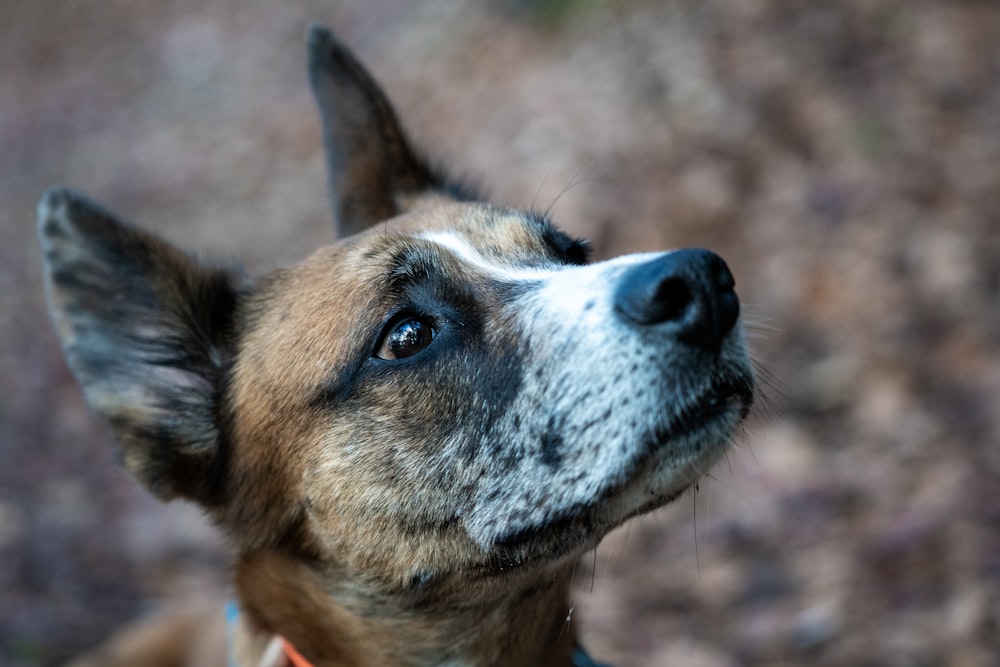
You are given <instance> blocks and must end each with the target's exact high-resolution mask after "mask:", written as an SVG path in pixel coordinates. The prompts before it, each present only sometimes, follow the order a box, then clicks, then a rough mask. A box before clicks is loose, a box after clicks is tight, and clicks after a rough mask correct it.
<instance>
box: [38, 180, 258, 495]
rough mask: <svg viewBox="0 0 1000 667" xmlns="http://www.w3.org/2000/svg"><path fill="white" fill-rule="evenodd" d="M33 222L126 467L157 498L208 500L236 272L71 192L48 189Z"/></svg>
mask: <svg viewBox="0 0 1000 667" xmlns="http://www.w3.org/2000/svg"><path fill="white" fill-rule="evenodd" d="M38 231H39V237H40V240H41V244H42V249H43V252H44V260H45V261H44V266H45V282H46V291H47V295H48V301H49V309H50V313H51V315H52V318H53V320H54V322H55V325H56V330H57V332H58V334H59V337H60V341H61V343H62V345H63V348H64V350H65V353H66V358H67V360H68V362H69V366H70V369H71V370H72V372H73V374H74V375H75V376H76V378H77V380H78V381H79V383H80V385H81V386H82V387H83V391H84V394H85V396H86V399H87V402H88V403H89V404H90V406H91V407H92V409H94V410H95V411H96V412H98V413H99V414H101V415H103V416H104V417H106V418H107V419H108V421H109V422H110V424H111V426H112V429H113V431H114V433H115V436H116V439H117V441H118V443H119V446H120V452H121V456H122V459H123V462H124V465H125V466H126V468H127V469H128V470H129V471H130V472H131V473H132V474H133V475H134V476H135V477H136V478H138V479H139V481H141V482H142V483H143V484H145V485H146V486H147V487H148V488H150V489H151V490H152V491H153V492H154V493H156V495H158V496H160V497H161V498H165V499H166V498H172V497H184V498H188V499H191V500H195V501H198V502H200V503H202V504H205V505H211V504H213V503H214V502H216V500H217V499H218V497H219V496H220V494H221V493H222V486H223V482H224V479H223V478H224V475H223V470H224V465H223V464H224V461H223V458H224V451H223V450H224V447H223V441H224V433H223V424H224V420H223V415H222V414H221V410H222V408H221V401H222V395H223V392H224V389H225V378H226V373H227V370H228V365H229V359H230V357H231V355H232V352H233V345H234V331H235V317H236V311H237V304H238V302H239V300H240V292H241V290H242V289H243V288H242V287H241V285H242V283H243V279H242V276H241V274H239V272H237V271H234V270H229V269H223V268H215V267H208V266H204V265H202V264H200V263H199V262H198V261H196V260H194V259H193V258H191V257H189V256H188V255H186V254H185V253H183V252H181V251H180V250H178V249H177V248H175V247H174V246H172V245H170V244H169V243H167V242H165V241H163V240H161V239H159V238H157V237H156V236H154V235H152V234H150V233H148V232H144V231H142V230H139V229H138V228H136V227H133V226H131V225H129V224H127V223H124V222H121V221H119V220H118V219H116V218H115V217H114V216H113V215H112V214H110V213H109V212H107V211H105V210H104V209H102V208H101V207H99V206H97V205H96V204H94V203H92V202H91V201H89V200H88V199H87V198H86V197H84V196H83V195H80V194H78V193H75V192H73V191H71V190H66V189H53V190H50V191H49V192H47V193H45V195H44V196H43V197H42V200H41V202H40V203H39V206H38Z"/></svg>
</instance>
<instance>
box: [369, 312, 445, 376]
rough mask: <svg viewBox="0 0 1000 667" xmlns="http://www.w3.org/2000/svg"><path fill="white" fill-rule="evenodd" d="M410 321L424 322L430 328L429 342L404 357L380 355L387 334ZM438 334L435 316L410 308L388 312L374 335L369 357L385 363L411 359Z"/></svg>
mask: <svg viewBox="0 0 1000 667" xmlns="http://www.w3.org/2000/svg"><path fill="white" fill-rule="evenodd" d="M410 321H418V322H421V323H422V324H424V325H425V326H427V327H428V328H429V329H430V330H431V340H430V342H428V343H427V345H425V346H424V347H422V348H420V349H419V350H417V351H416V352H414V353H413V354H409V355H406V356H405V357H397V358H395V359H387V358H386V357H383V356H381V355H380V354H379V353H380V352H381V351H382V349H383V347H385V345H386V343H387V341H388V338H389V336H391V335H392V334H393V333H395V332H396V331H397V330H398V329H399V327H400V326H402V325H403V324H406V323H407V322H410ZM439 334H440V326H439V324H438V320H437V318H435V317H433V316H431V315H428V314H426V313H421V312H419V311H415V310H410V309H405V310H400V311H397V312H394V313H392V314H390V315H389V316H388V317H386V319H385V323H384V324H383V325H382V328H381V329H380V330H379V333H378V336H376V337H375V344H374V345H373V347H372V351H371V357H372V358H373V359H376V360H378V361H384V362H387V363H395V362H399V361H405V360H407V359H411V358H412V357H414V356H416V355H418V354H420V353H421V352H423V351H424V350H426V349H427V348H428V347H430V346H431V344H432V343H433V342H434V339H435V338H437V337H438V335H439Z"/></svg>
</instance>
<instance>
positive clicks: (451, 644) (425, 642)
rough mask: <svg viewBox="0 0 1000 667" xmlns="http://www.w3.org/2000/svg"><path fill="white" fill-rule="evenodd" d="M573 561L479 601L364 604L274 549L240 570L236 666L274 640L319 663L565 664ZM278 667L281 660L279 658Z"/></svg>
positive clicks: (257, 657) (257, 659) (570, 640)
mask: <svg viewBox="0 0 1000 667" xmlns="http://www.w3.org/2000/svg"><path fill="white" fill-rule="evenodd" d="M571 571H572V569H571V567H569V568H565V569H562V570H559V571H557V572H555V573H547V574H546V575H544V577H541V578H539V579H538V580H535V581H531V582H527V583H526V584H522V585H519V586H518V587H516V588H514V589H513V590H510V591H506V592H504V593H503V594H497V595H493V596H490V597H489V599H482V600H477V601H476V603H475V604H471V603H454V602H441V603H431V604H423V603H422V604H420V605H414V604H413V603H412V601H411V602H410V603H409V606H408V605H407V603H406V602H405V601H403V600H400V601H399V603H398V604H395V603H385V602H383V603H382V604H381V605H380V607H379V609H378V610H376V611H374V612H373V610H372V609H370V608H366V606H365V604H364V603H363V600H366V599H368V598H367V596H366V595H365V593H364V591H357V592H356V593H355V594H353V595H350V596H346V597H350V598H352V599H351V600H348V601H346V602H345V601H344V600H343V599H342V596H339V595H331V594H329V593H328V592H327V591H328V590H329V588H330V587H329V585H328V584H327V585H325V579H324V578H323V577H322V576H321V575H320V574H319V573H318V572H317V571H316V570H314V569H313V568H312V567H311V566H309V565H305V564H303V563H301V562H298V561H294V560H292V559H289V558H286V557H282V556H278V555H275V554H273V553H266V554H264V553H258V554H254V555H252V556H249V557H244V558H242V559H241V560H240V562H239V563H238V564H237V566H236V586H237V592H238V595H239V600H240V601H239V605H240V608H241V610H242V612H243V613H241V614H240V617H239V620H238V622H237V628H236V640H235V645H236V662H237V664H238V665H239V667H256V666H257V665H260V664H261V660H262V658H264V657H265V654H266V653H267V652H268V650H269V648H268V647H273V646H274V639H275V637H276V636H280V637H281V638H283V639H284V640H285V641H287V643H288V645H290V646H293V647H294V649H295V650H296V651H297V652H299V653H300V654H301V655H302V656H303V657H304V659H306V660H308V661H309V663H310V664H311V665H313V666H315V667H325V666H332V665H338V666H345V667H348V666H349V667H368V666H372V667H374V666H375V665H379V666H385V665H406V666H413V667H417V666H421V665H454V666H456V667H458V666H461V667H466V666H468V667H487V666H496V667H500V666H501V665H503V666H506V665H523V666H525V667H531V666H538V667H541V666H542V665H566V666H567V667H568V666H569V665H570V664H571V663H572V653H573V647H574V644H575V637H574V632H573V631H572V627H571V626H570V624H569V623H568V622H567V612H568V609H569V581H570V578H571ZM277 664H279V665H280V664H282V663H281V661H279V662H278V663H277Z"/></svg>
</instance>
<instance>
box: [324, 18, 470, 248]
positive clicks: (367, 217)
mask: <svg viewBox="0 0 1000 667" xmlns="http://www.w3.org/2000/svg"><path fill="white" fill-rule="evenodd" d="M309 81H310V83H311V84H312V90H313V94H314V96H315V98H316V103H317V105H318V106H319V112H320V117H321V120H322V123H323V142H324V145H325V150H326V159H327V177H328V188H329V191H330V198H331V200H332V203H333V209H334V217H335V219H336V228H337V235H338V236H339V237H344V236H349V235H351V234H355V233H357V232H360V231H362V230H364V229H367V228H368V227H370V226H372V225H374V224H376V223H379V222H382V221H384V220H386V219H388V218H390V217H392V216H394V215H397V214H398V213H401V212H403V210H405V208H406V207H405V205H404V201H405V200H408V199H412V198H413V196H415V195H419V194H421V193H426V192H431V191H437V192H439V193H442V194H447V195H448V196H451V197H452V198H455V199H460V200H464V199H474V198H477V197H476V196H475V195H474V194H472V193H470V192H469V191H468V190H467V188H466V186H464V185H458V184H454V183H450V182H449V181H448V179H446V178H445V177H444V176H443V175H442V174H440V173H438V172H437V171H436V170H434V169H432V168H431V167H430V166H429V165H428V164H427V162H426V161H425V160H423V159H422V158H421V157H420V155H419V154H418V153H417V152H416V151H414V149H413V147H412V145H411V144H410V142H409V140H408V139H407V137H406V133H405V132H404V131H403V127H402V125H401V124H400V122H399V119H398V118H397V117H396V112H395V111H394V110H393V108H392V104H391V103H390V102H389V99H388V98H387V97H386V95H385V93H383V92H382V90H381V88H379V86H378V84H377V83H376V82H375V80H374V79H373V78H372V76H371V74H369V73H368V71H367V70H366V69H365V68H364V66H363V65H362V64H361V63H360V62H358V60H357V59H356V58H355V57H354V55H353V54H352V53H351V52H350V50H349V49H348V48H347V47H346V46H345V45H344V44H342V43H341V42H340V40H338V39H337V38H336V37H335V36H334V35H333V33H331V32H330V31H329V30H327V29H326V28H324V27H322V26H318V25H313V26H311V27H310V29H309Z"/></svg>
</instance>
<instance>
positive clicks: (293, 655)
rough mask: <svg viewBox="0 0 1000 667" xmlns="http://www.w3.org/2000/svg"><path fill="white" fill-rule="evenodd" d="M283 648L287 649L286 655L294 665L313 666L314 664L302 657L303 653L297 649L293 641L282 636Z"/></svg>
mask: <svg viewBox="0 0 1000 667" xmlns="http://www.w3.org/2000/svg"><path fill="white" fill-rule="evenodd" d="M281 648H282V649H284V651H285V657H286V658H288V662H290V663H291V665H292V667H313V664H312V663H311V662H309V661H308V660H306V659H305V658H303V657H302V654H301V653H299V652H298V651H296V650H295V647H294V646H292V643H291V642H290V641H288V640H287V639H285V638H284V637H282V638H281Z"/></svg>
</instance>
